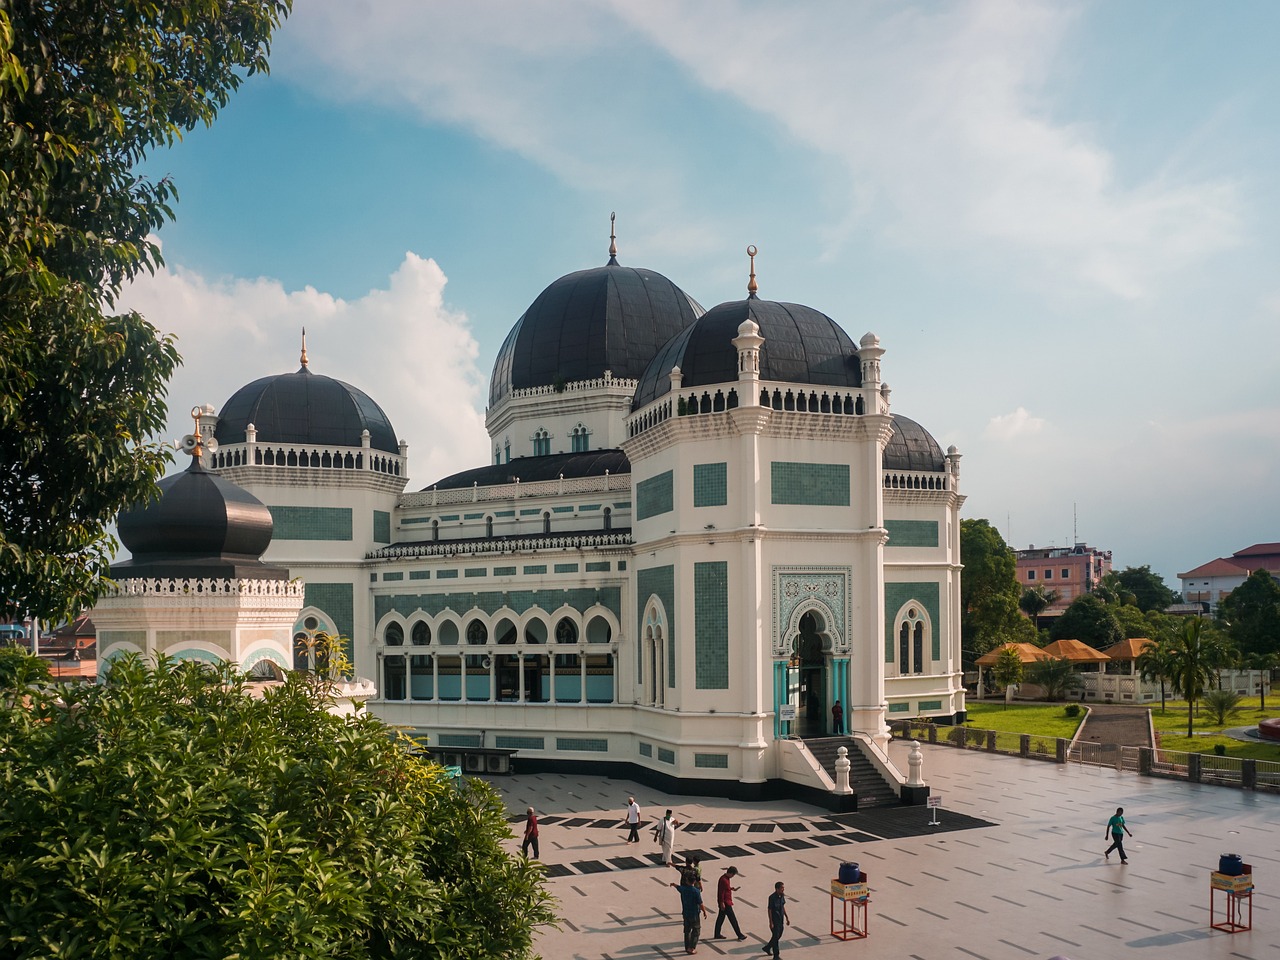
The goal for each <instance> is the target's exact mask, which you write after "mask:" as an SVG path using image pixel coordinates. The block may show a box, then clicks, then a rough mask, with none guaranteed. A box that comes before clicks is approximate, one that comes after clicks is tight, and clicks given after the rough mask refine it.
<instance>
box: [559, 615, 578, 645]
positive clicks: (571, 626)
mask: <svg viewBox="0 0 1280 960" xmlns="http://www.w3.org/2000/svg"><path fill="white" fill-rule="evenodd" d="M577 642H578V625H577V624H576V623H574V622H573V621H572V620H570V619H569V618H568V617H565V618H564V619H562V620H561V621H560V622H559V623H557V624H556V643H577Z"/></svg>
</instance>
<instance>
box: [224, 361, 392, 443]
mask: <svg viewBox="0 0 1280 960" xmlns="http://www.w3.org/2000/svg"><path fill="white" fill-rule="evenodd" d="M251 423H252V424H253V425H254V426H255V427H256V428H257V431H258V441H259V442H261V443H289V444H312V445H315V446H319V447H358V446H360V438H361V434H362V433H363V432H364V431H365V430H368V431H369V443H370V446H372V447H373V449H374V450H382V451H384V452H386V453H399V452H400V444H399V443H398V442H397V440H396V431H395V428H394V427H392V426H391V421H390V420H389V419H387V415H386V414H385V413H383V412H382V408H381V407H380V406H378V405H377V404H376V403H374V402H373V400H372V399H370V397H369V395H368V394H367V393H365V392H364V391H363V390H360V389H358V388H356V387H353V386H351V384H349V383H344V382H343V381H341V380H335V379H334V378H333V377H326V376H322V375H321V374H317V373H312V372H311V371H310V370H309V369H307V367H306V365H305V364H304V365H303V366H302V367H300V368H299V369H298V371H297V372H296V373H280V374H276V375H275V376H271V377H262V378H261V379H259V380H255V381H253V383H250V384H246V385H245V386H243V387H241V388H240V389H239V390H237V391H236V392H235V393H233V394H232V395H231V399H230V400H228V401H227V402H226V403H225V404H223V406H222V411H221V413H220V414H219V418H218V429H217V430H216V431H215V433H214V436H215V437H217V439H218V442H219V443H244V442H245V428H246V427H247V426H248V425H249V424H251Z"/></svg>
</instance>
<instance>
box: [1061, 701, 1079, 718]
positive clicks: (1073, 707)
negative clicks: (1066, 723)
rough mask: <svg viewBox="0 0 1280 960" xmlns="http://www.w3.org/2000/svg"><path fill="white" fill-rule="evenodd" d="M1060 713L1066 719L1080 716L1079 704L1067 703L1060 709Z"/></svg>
mask: <svg viewBox="0 0 1280 960" xmlns="http://www.w3.org/2000/svg"><path fill="white" fill-rule="evenodd" d="M1062 712H1063V713H1064V714H1066V715H1067V716H1068V717H1078V716H1080V704H1078V703H1068V704H1067V705H1066V706H1065V707H1063V708H1062Z"/></svg>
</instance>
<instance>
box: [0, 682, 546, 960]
mask: <svg viewBox="0 0 1280 960" xmlns="http://www.w3.org/2000/svg"><path fill="white" fill-rule="evenodd" d="M62 695H63V696H64V697H65V702H64V701H63V700H60V699H58V697H57V696H55V695H54V694H53V693H45V692H42V691H40V690H38V689H35V688H32V689H31V690H30V691H29V692H28V697H29V706H21V705H19V706H16V707H15V706H3V707H0V770H2V771H3V773H4V782H5V789H4V790H3V791H0V849H3V850H4V851H5V856H4V879H5V907H4V910H5V913H4V917H5V922H4V928H5V938H4V940H5V943H6V945H7V949H6V950H5V952H4V955H5V956H6V957H14V958H34V957H46V956H71V955H74V956H79V957H85V958H97V957H101V958H112V957H126V956H127V957H159V956H165V957H172V958H177V960H187V958H193V960H194V958H198V957H211V956H218V957H232V956H238V957H245V958H249V957H253V958H262V960H268V958H277V957H279V958H286V957H289V958H293V957H306V958H312V957H315V958H319V957H326V958H328V957H348V958H374V957H377V958H393V957H395V958H417V957H423V958H426V957H430V958H438V957H445V956H449V957H522V958H523V957H529V956H530V955H531V953H532V936H533V930H534V927H535V926H536V925H538V924H545V923H549V922H552V920H553V917H552V914H551V912H550V908H549V902H550V901H549V899H548V895H547V893H546V891H545V890H544V889H543V886H542V868H541V867H540V865H538V864H536V863H530V862H529V861H526V860H524V859H523V858H521V857H519V856H517V855H515V854H514V853H507V852H505V851H504V849H503V847H502V846H501V842H500V841H501V840H502V839H503V838H506V837H510V836H511V833H510V828H509V827H508V826H507V823H506V818H505V810H504V806H503V804H502V802H501V799H500V798H499V797H498V796H497V794H496V793H495V792H494V791H493V790H492V788H490V787H489V786H488V785H487V784H485V783H483V782H482V781H479V780H472V779H468V780H465V781H461V782H460V784H459V785H458V786H454V785H453V784H452V783H451V782H450V781H449V780H448V779H447V778H446V777H445V775H444V771H443V770H442V769H441V768H440V767H438V766H436V765H434V764H431V763H428V762H426V761H423V760H420V759H418V758H416V757H414V756H411V755H410V754H409V752H408V751H407V750H406V749H405V748H404V747H403V746H402V745H401V743H400V742H399V741H397V740H396V738H395V737H394V736H393V735H392V731H391V730H389V729H388V728H387V727H386V726H384V725H383V724H382V723H380V722H379V721H377V720H374V719H372V718H369V717H363V718H360V719H344V718H339V717H336V716H333V715H332V714H330V713H328V712H327V711H326V709H325V707H324V703H325V695H324V682H323V681H321V682H316V681H312V680H309V679H308V678H305V677H303V676H301V675H299V674H293V675H290V677H289V678H288V679H287V680H286V681H285V682H284V683H283V685H282V686H280V687H279V688H277V689H274V690H271V691H269V692H268V693H267V694H266V695H265V697H261V698H255V697H251V696H249V695H248V694H247V693H246V691H245V689H244V680H243V678H242V677H239V676H237V675H236V674H235V672H234V668H232V667H230V666H223V667H219V668H212V667H210V666H209V665H206V664H197V663H192V662H187V663H175V662H171V661H170V662H165V661H161V663H160V664H159V665H158V666H157V667H156V668H154V669H152V668H148V667H146V666H144V665H143V664H142V663H141V662H140V661H138V660H136V659H126V660H122V661H118V662H116V663H115V664H114V665H113V666H112V669H111V673H110V680H109V682H108V683H107V684H106V685H104V686H97V685H86V686H83V687H74V688H70V689H68V690H67V691H65V692H64V693H63V694H62Z"/></svg>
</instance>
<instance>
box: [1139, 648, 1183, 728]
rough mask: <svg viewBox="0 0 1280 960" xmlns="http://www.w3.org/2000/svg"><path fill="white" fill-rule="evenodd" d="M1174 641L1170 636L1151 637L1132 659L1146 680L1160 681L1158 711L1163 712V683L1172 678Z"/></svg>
mask: <svg viewBox="0 0 1280 960" xmlns="http://www.w3.org/2000/svg"><path fill="white" fill-rule="evenodd" d="M1174 647H1175V644H1174V641H1173V640H1172V639H1171V638H1170V637H1160V638H1158V639H1152V640H1151V642H1150V643H1149V644H1147V645H1146V646H1145V647H1144V648H1143V649H1142V652H1141V653H1139V654H1138V657H1137V659H1136V660H1135V661H1134V664H1135V666H1137V668H1138V673H1139V675H1140V676H1141V677H1142V679H1143V680H1144V681H1146V682H1148V683H1149V682H1151V681H1155V680H1158V681H1159V682H1160V712H1161V713H1163V712H1164V703H1165V683H1167V682H1169V681H1171V680H1172V679H1173V671H1174V668H1175V660H1174Z"/></svg>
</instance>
